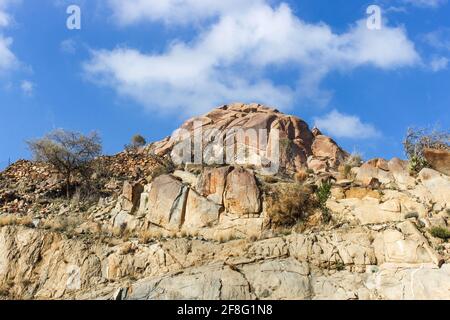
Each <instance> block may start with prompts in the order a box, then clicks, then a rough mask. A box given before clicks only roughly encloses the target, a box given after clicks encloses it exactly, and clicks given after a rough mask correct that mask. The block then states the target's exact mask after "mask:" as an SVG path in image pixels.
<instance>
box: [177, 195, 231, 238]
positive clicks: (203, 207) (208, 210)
mask: <svg viewBox="0 0 450 320" xmlns="http://www.w3.org/2000/svg"><path fill="white" fill-rule="evenodd" d="M221 211H222V206H220V205H218V204H215V203H214V202H212V201H210V200H208V199H206V198H204V197H202V196H200V195H199V194H198V193H197V192H195V191H194V190H190V191H189V195H188V198H187V204H186V214H185V219H184V224H183V227H184V228H186V229H189V230H196V229H200V228H205V227H211V226H212V225H213V224H216V223H217V222H218V221H219V215H220V212H221Z"/></svg>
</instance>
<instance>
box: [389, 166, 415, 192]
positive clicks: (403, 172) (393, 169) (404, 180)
mask: <svg viewBox="0 0 450 320" xmlns="http://www.w3.org/2000/svg"><path fill="white" fill-rule="evenodd" d="M388 167H389V172H390V173H391V174H392V176H393V177H394V180H395V182H396V183H397V185H398V186H399V187H400V188H401V189H408V188H411V187H413V186H414V185H415V184H416V182H415V179H414V178H413V177H411V175H410V174H409V166H408V161H404V160H400V159H399V158H393V159H392V160H390V161H389V163H388Z"/></svg>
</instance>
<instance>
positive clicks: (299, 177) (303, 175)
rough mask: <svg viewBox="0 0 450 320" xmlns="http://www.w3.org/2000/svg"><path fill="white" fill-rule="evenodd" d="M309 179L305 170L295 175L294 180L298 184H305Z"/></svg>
mask: <svg viewBox="0 0 450 320" xmlns="http://www.w3.org/2000/svg"><path fill="white" fill-rule="evenodd" d="M307 178H308V173H307V172H306V170H304V169H303V170H299V171H297V172H296V173H295V175H294V180H295V181H296V182H297V183H301V182H304V181H305V180H306V179H307Z"/></svg>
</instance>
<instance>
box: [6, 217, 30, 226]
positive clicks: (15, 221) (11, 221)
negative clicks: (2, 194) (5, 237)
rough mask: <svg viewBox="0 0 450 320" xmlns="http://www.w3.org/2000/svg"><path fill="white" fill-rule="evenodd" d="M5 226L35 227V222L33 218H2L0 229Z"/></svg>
mask: <svg viewBox="0 0 450 320" xmlns="http://www.w3.org/2000/svg"><path fill="white" fill-rule="evenodd" d="M5 226H25V227H31V226H33V220H32V219H31V217H28V216H26V217H18V216H15V215H6V216H0V227H5Z"/></svg>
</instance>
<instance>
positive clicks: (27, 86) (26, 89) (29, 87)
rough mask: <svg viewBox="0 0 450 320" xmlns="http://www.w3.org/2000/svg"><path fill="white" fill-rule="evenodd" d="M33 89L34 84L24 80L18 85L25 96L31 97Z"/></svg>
mask: <svg viewBox="0 0 450 320" xmlns="http://www.w3.org/2000/svg"><path fill="white" fill-rule="evenodd" d="M35 87H36V86H35V84H34V83H33V82H31V81H28V80H24V81H22V83H21V84H20V89H21V90H22V92H23V93H24V94H25V95H27V96H31V95H33V92H34V88H35Z"/></svg>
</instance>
